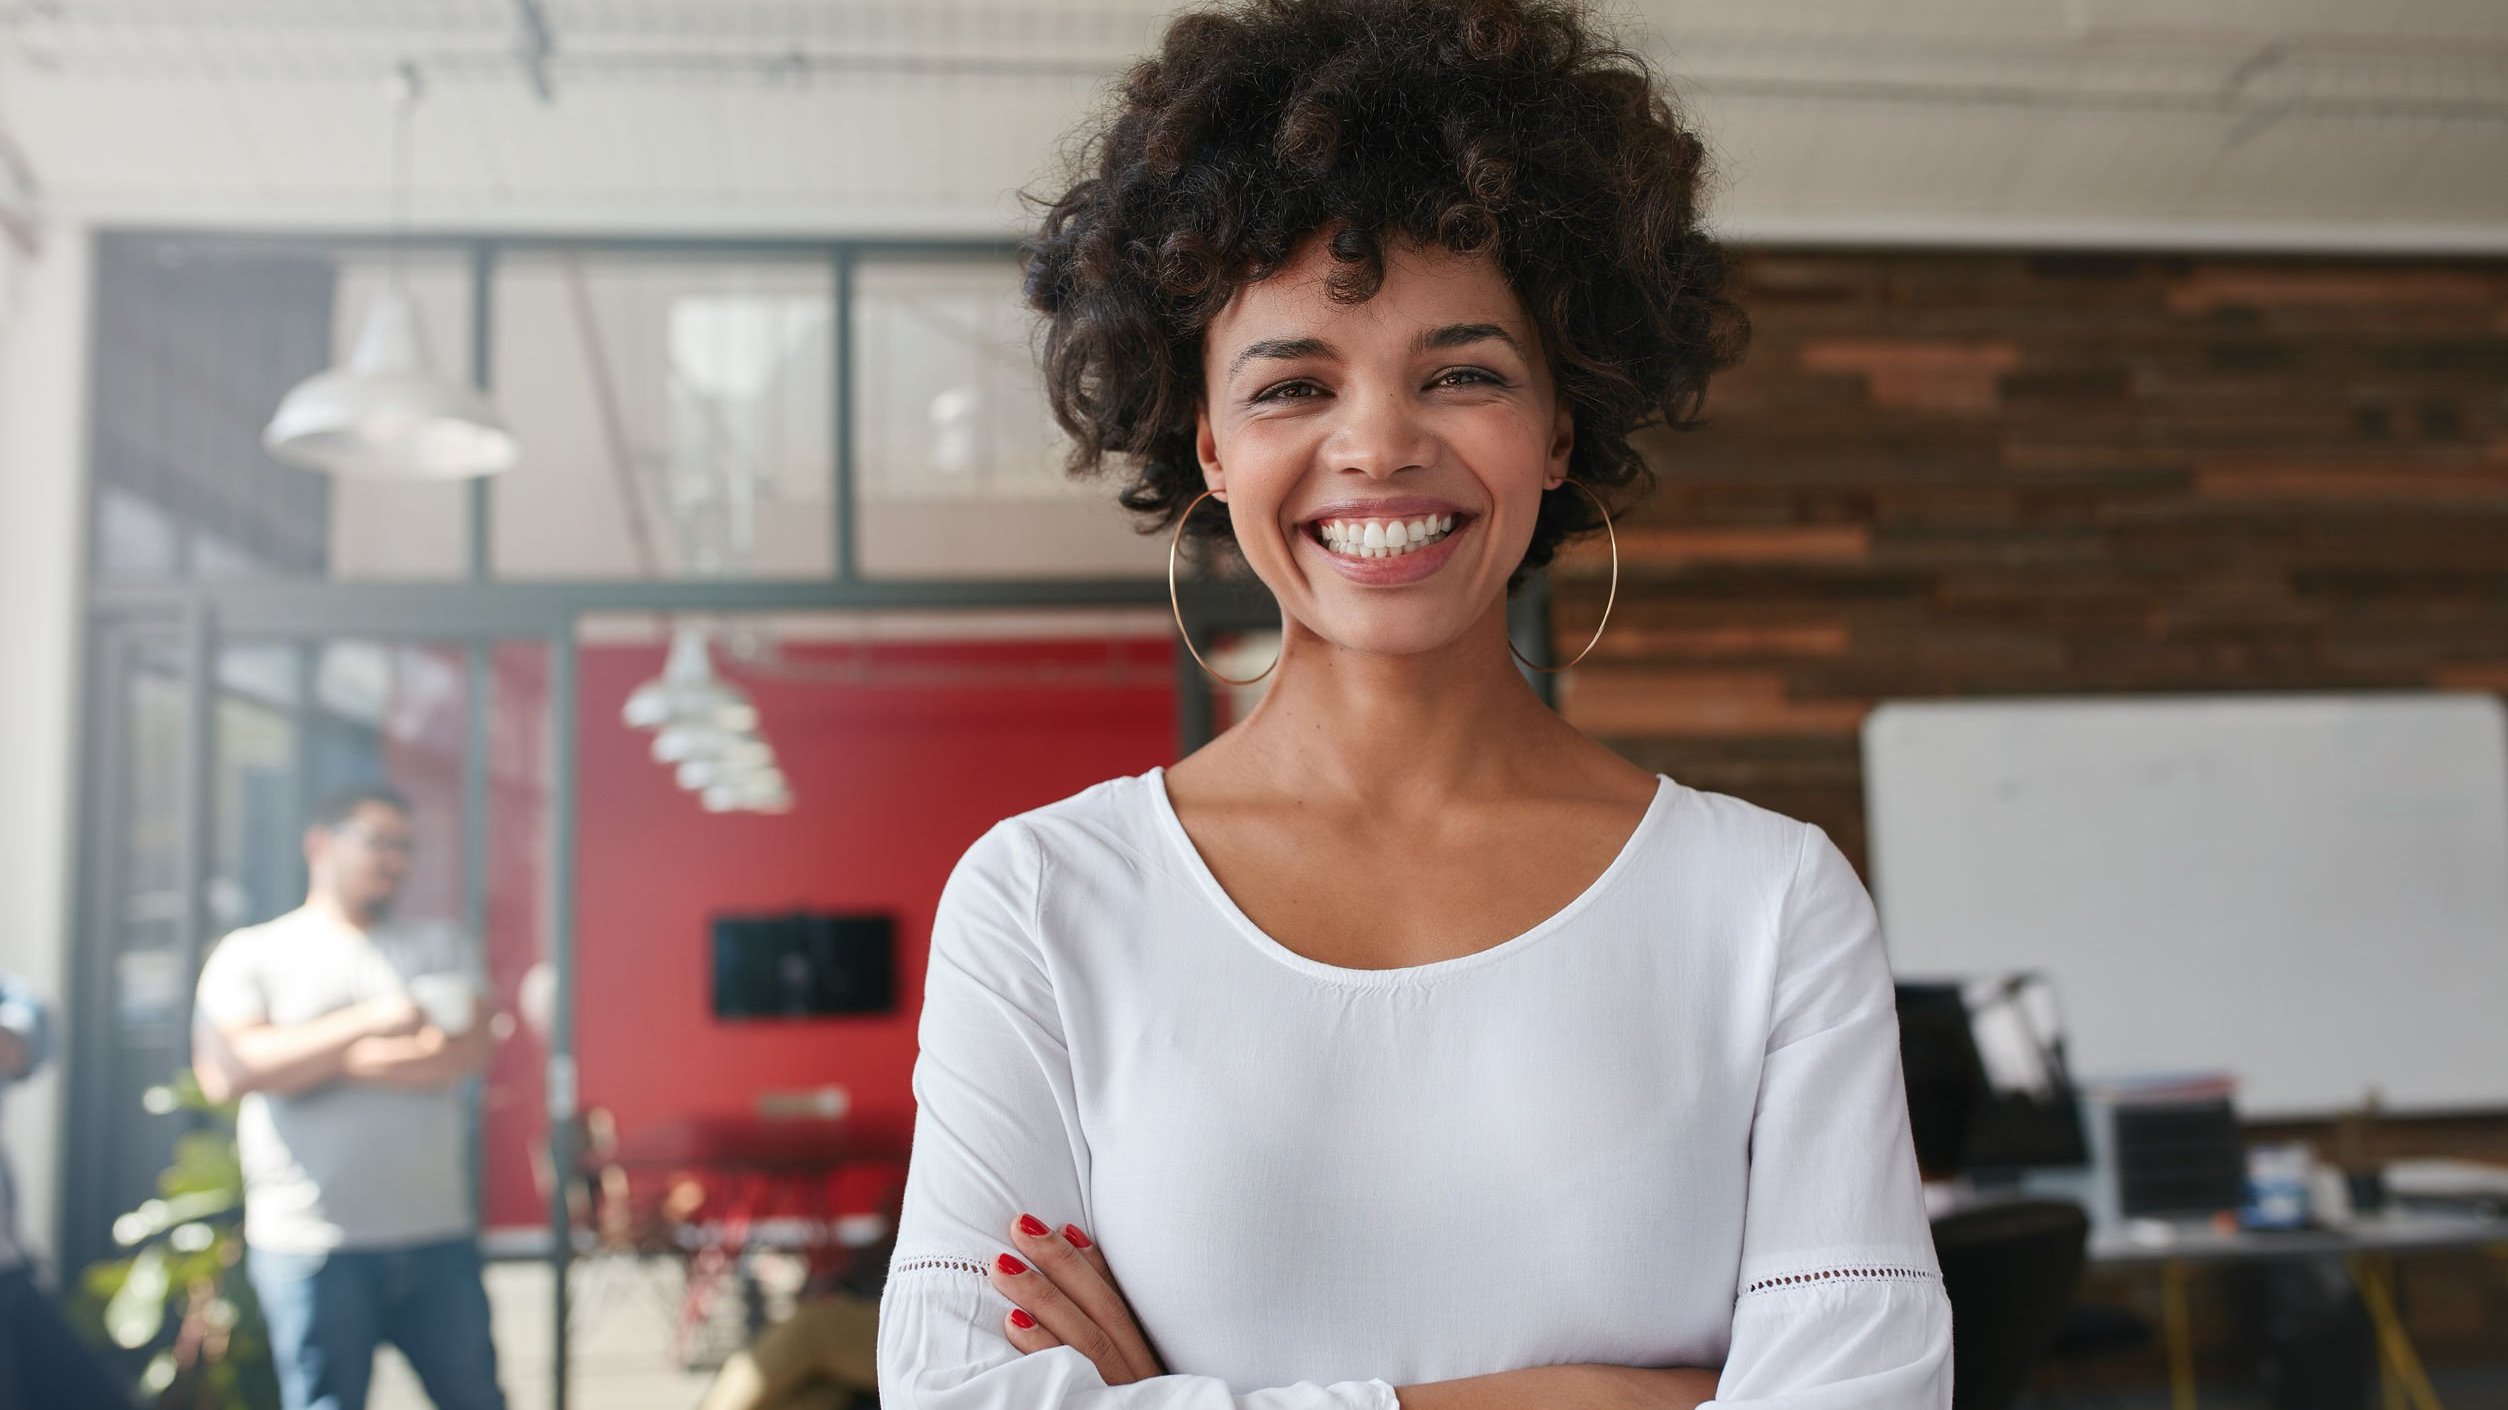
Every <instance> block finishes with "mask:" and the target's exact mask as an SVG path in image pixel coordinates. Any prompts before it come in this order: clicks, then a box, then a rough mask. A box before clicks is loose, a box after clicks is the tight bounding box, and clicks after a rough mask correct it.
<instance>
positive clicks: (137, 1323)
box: [77, 1070, 279, 1410]
mask: <svg viewBox="0 0 2508 1410" xmlns="http://www.w3.org/2000/svg"><path fill="white" fill-rule="evenodd" d="M145 1101H146V1104H147V1107H148V1110H150V1111H151V1112H154V1113H157V1114H159V1115H167V1116H170V1115H173V1114H174V1113H176V1112H178V1111H189V1112H195V1113H200V1114H201V1115H204V1116H206V1117H207V1118H208V1120H206V1121H200V1122H196V1123H195V1124H194V1126H193V1128H192V1129H191V1130H189V1131H186V1132H184V1133H183V1134H182V1135H180V1136H177V1137H176V1138H175V1142H174V1160H173V1163H172V1164H170V1165H168V1166H167V1167H166V1168H165V1171H164V1173H162V1174H160V1175H159V1176H158V1177H157V1194H156V1197H155V1198H154V1199H151V1200H148V1201H147V1202H145V1203H143V1204H141V1205H140V1206H139V1208H137V1209H134V1210H132V1211H131V1212H130V1213H128V1214H125V1215H123V1216H122V1217H121V1218H119V1219H116V1220H114V1221H113V1241H114V1242H115V1243H116V1244H117V1245H119V1246H120V1247H122V1248H124V1249H127V1250H129V1253H128V1254H126V1255H125V1256H123V1257H121V1258H117V1259H112V1260H108V1261H106V1262H102V1263H97V1264H94V1265H92V1266H91V1267H89V1268H88V1269H87V1271H86V1273H85V1274H84V1275H82V1276H81V1278H80V1279H79V1287H78V1294H79V1296H78V1301H77V1310H78V1313H79V1314H80V1316H81V1319H82V1320H83V1321H85V1322H86V1323H87V1325H88V1327H89V1329H90V1331H91V1333H92V1334H95V1335H98V1336H100V1337H101V1339H102V1340H103V1341H105V1342H107V1343H109V1344H111V1345H113V1346H115V1347H119V1348H121V1349H122V1350H123V1351H125V1352H131V1353H138V1352H147V1353H149V1356H148V1361H147V1365H146V1368H145V1369H144V1370H143V1371H141V1373H140V1381H139V1386H138V1391H139V1396H140V1400H141V1403H143V1404H147V1405H151V1406H155V1407H157V1410H278V1404H279V1388H278V1380H277V1378H276V1375H275V1374H274V1372H273V1370H272V1368H271V1364H270V1348H269V1339H268V1336H267V1334H266V1333H265V1331H264V1330H263V1327H262V1322H261V1308H260V1305H259V1304H258V1303H257V1302H256V1301H255V1300H254V1298H253V1293H252V1285H251V1283H250V1281H249V1280H248V1279H247V1278H246V1277H245V1274H244V1231H243V1210H244V1176H243V1168H242V1166H241V1164H240V1163H239V1162H238V1160H237V1157H236V1153H235V1108H234V1105H233V1104H232V1103H229V1104H226V1105H220V1104H217V1103H213V1102H211V1101H210V1100H209V1099H208V1098H206V1097H204V1096H202V1095H201V1092H200V1085H199V1084H198V1083H197V1082H195V1081H194V1080H193V1078H192V1074H191V1073H190V1071H189V1070H184V1071H181V1072H178V1073H177V1074H176V1075H175V1077H174V1079H173V1080H172V1081H170V1082H167V1083H165V1084H164V1085H162V1086H157V1087H151V1088H149V1089H148V1092H147V1094H146V1097H145Z"/></svg>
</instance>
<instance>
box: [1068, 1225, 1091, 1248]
mask: <svg viewBox="0 0 2508 1410" xmlns="http://www.w3.org/2000/svg"><path fill="white" fill-rule="evenodd" d="M1062 1236H1063V1237H1064V1238H1066V1239H1068V1240H1070V1241H1071V1246H1072V1247H1073V1248H1087V1247H1088V1246H1089V1236H1088V1235H1086V1234H1083V1233H1081V1232H1080V1226H1079V1225H1077V1224H1065V1225H1063V1226H1062Z"/></svg>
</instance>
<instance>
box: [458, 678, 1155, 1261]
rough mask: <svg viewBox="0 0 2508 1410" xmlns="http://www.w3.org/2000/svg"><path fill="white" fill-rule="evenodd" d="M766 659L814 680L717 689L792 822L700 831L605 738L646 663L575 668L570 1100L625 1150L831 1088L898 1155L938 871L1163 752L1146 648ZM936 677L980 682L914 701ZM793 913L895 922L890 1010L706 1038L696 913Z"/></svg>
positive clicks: (627, 733)
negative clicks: (612, 1126) (744, 701)
mask: <svg viewBox="0 0 2508 1410" xmlns="http://www.w3.org/2000/svg"><path fill="white" fill-rule="evenodd" d="M785 654H786V655H787V656H789V657H792V658H793V659H795V660H797V661H798V662H801V663H803V665H804V666H805V667H806V668H807V669H808V670H810V671H811V672H814V673H816V674H817V675H818V677H819V678H816V679H788V678H780V677H779V678H772V679H769V678H762V677H760V676H759V675H757V674H754V673H749V672H743V671H741V670H738V669H729V670H727V671H726V674H728V675H730V676H731V677H732V678H733V679H735V680H738V681H739V682H740V683H741V685H742V686H743V687H744V688H746V689H747V690H748V691H749V692H750V693H751V695H752V697H753V698H755V700H756V701H757V703H758V709H759V713H760V716H761V721H762V722H761V726H760V728H761V729H762V731H763V732H764V734H765V735H766V737H767V739H768V741H769V742H770V743H772V744H773V745H774V747H775V751H776V754H777V756H778V758H779V760H780V762H781V764H782V766H783V769H784V772H785V774H786V776H787V777H788V778H790V779H791V781H792V788H793V794H794V799H795V806H794V808H793V811H791V812H789V813H785V814H782V815H762V814H747V813H737V814H711V813H707V812H706V811H704V809H703V808H702V807H701V806H700V805H699V803H698V801H697V799H696V798H695V797H694V796H693V795H691V794H688V793H685V792H682V791H681V790H680V789H679V788H678V786H677V785H676V784H675V783H674V782H673V780H672V778H671V772H670V770H669V769H668V768H666V767H664V766H663V765H660V764H657V763H655V762H654V761H653V758H652V755H651V753H650V748H651V742H652V737H651V736H650V735H649V734H648V733H646V732H644V731H641V730H631V729H629V728H627V727H626V726H625V725H624V724H622V723H620V721H619V707H620V705H621V704H622V703H623V702H624V701H625V700H626V698H627V693H628V692H629V691H630V690H632V689H634V688H635V686H636V685H637V684H639V683H640V682H642V681H644V680H646V679H649V678H650V677H652V676H654V675H655V674H657V673H658V672H659V671H660V670H661V668H662V652H661V650H660V649H659V648H658V647H657V648H641V647H639V648H624V647H587V648H585V649H584V650H583V652H582V665H581V676H580V680H581V695H580V699H581V715H580V719H579V726H580V734H579V740H580V743H579V746H578V748H579V754H578V758H577V777H578V778H579V779H580V780H581V784H580V789H579V793H578V796H577V800H576V802H577V808H576V818H577V826H578V829H579V830H578V846H577V862H576V869H577V887H576V913H575V919H576V927H575V935H576V939H575V977H576V984H575V1014H576V1053H577V1057H578V1061H579V1067H580V1073H581V1094H582V1100H583V1103H584V1105H585V1106H586V1107H592V1106H600V1107H606V1108H608V1109H609V1110H610V1111H611V1112H612V1113H613V1114H614V1115H615V1116H616V1117H617V1119H618V1123H619V1129H620V1132H621V1134H622V1135H629V1134H632V1133H633V1132H635V1131H636V1130H638V1129H641V1128H644V1127H647V1126H650V1125H652V1124H654V1123H657V1122H662V1121H667V1120H670V1119H671V1118H674V1117H679V1116H684V1115H690V1114H696V1113H742V1112H746V1111H749V1110H751V1108H752V1104H753V1102H754V1100H755V1098H756V1095H757V1093H759V1092H760V1091H763V1090H776V1089H788V1088H807V1087H815V1086H818V1085H820V1084H823V1083H828V1082H836V1083H840V1084H842V1085H844V1086H846V1087H848V1088H850V1089H851V1091H852V1093H853V1112H854V1119H855V1120H857V1121H860V1122H863V1123H865V1124H868V1125H873V1126H876V1127H880V1128H884V1129H888V1130H891V1131H893V1132H895V1133H896V1134H897V1135H899V1136H900V1137H902V1136H903V1134H904V1133H905V1132H906V1131H907V1130H908V1129H909V1127H910V1123H911V1121H912V1117H913V1111H914V1103H913V1097H912V1094H911V1092H910V1090H909V1088H908V1079H909V1076H910V1074H911V1071H912V1068H913V1064H914V1051H915V1049H914V1033H915V1018H916V1015H917V1014H918V1013H919V1012H920V1010H921V1005H922V991H923V967H924V958H925V954H926V951H927V946H928V944H929V941H930V933H931V920H932V906H933V903H934V901H935V900H937V899H938V897H939V894H940V888H941V883H942V882H943V881H944V880H946V879H947V877H948V874H949V869H950V867H951V865H953V864H954V863H955V862H956V861H957V859H958V856H959V854H960V853H961V852H963V851H964V850H965V849H966V847H967V844H968V843H970V842H973V841H974V840H975V838H976V837H977V836H978V835H979V834H980V833H982V832H983V831H984V830H985V829H986V828H988V827H990V826H992V824H993V823H995V822H997V821H999V820H1000V819H1001V818H1003V817H1005V816H1007V815H1009V814H1011V813H1015V812H1019V811H1021V810H1023V809H1026V808H1030V807H1034V806H1036V805H1037V804H1040V803H1045V802H1050V801H1052V800H1053V799H1056V798H1060V797H1063V796H1064V795H1066V794H1069V793H1073V792H1076V791H1078V790H1079V789H1082V788H1085V787H1087V786H1088V785H1089V784H1092V783H1095V782H1097V781H1099V780H1101V779H1105V778H1109V777H1113V776H1115V775H1117V774H1129V773H1137V772H1139V771H1141V770H1143V769H1146V768H1148V767H1150V766H1151V765H1153V764H1158V763H1163V762H1166V761H1168V760H1170V759H1171V758H1172V757H1173V753H1174V743H1175V706H1174V696H1173V692H1172V690H1171V689H1170V688H1169V687H1168V686H1167V685H1166V683H1165V682H1166V680H1167V679H1168V677H1167V674H1166V673H1167V671H1168V669H1169V652H1168V649H1167V648H1166V647H1165V646H1164V645H1163V644H1159V643H1155V642H1144V641H1127V642H1122V643H1108V642H1104V641H1059V642H984V643H946V644H913V645H884V646H880V647H878V648H876V650H875V651H874V652H873V653H872V654H870V655H869V656H868V658H867V659H869V660H870V661H871V662H872V663H873V666H874V669H875V670H884V671H888V672H891V673H895V674H899V675H902V676H904V677H906V678H908V679H909V681H910V683H908V684H876V685H861V684H851V683H839V682H838V681H836V680H834V679H831V678H829V677H830V676H831V675H832V674H833V673H832V672H831V671H830V667H832V666H836V665H840V664H843V663H850V662H853V661H855V660H857V659H863V658H861V657H858V655H857V652H856V650H855V649H854V648H851V647H844V648H837V649H832V650H814V649H796V648H786V651H785ZM1113 657H1119V658H1120V659H1121V661H1122V662H1123V663H1124V664H1125V665H1126V666H1127V667H1128V673H1127V674H1128V678H1127V679H1126V680H1125V681H1122V682H1117V683H1106V682H1099V683H1092V684H1085V685H1071V686H1055V685H1047V684H1042V683H1038V682H1037V681H1036V680H1035V679H1034V678H1033V676H1032V674H1031V673H1032V672H1033V669H1034V668H1035V667H1038V666H1042V665H1048V664H1057V665H1060V666H1062V667H1064V668H1065V669H1066V670H1070V671H1075V672H1080V671H1087V670H1090V669H1093V668H1099V667H1103V666H1105V665H1107V664H1108V662H1109V660H1110V658H1113ZM717 661H718V664H720V663H721V661H722V657H721V653H719V652H718V653H717ZM953 671H954V672H960V673H965V672H976V673H981V678H979V679H976V680H973V681H967V682H964V683H956V684H944V683H926V677H928V676H929V675H931V674H934V673H943V674H945V673H948V672H953ZM1023 676H1025V677H1026V678H1024V679H1023ZM794 908H809V909H815V910H831V911H844V912H885V913H888V914H891V915H893V916H895V917H896V921H897V946H898V948H897V968H898V988H899V1002H898V1008H897V1012H896V1013H894V1014H890V1015H876V1016H865V1017H861V1018H846V1019H831V1020H821V1021H815V1022H804V1023H797V1024H777V1023H745V1024H731V1025H724V1024H717V1023H716V1022H715V1021H714V1019H713V1017H712V1015H711V1013H710V1012H709V1002H710V1001H709V993H708V945H709V931H708V922H709V919H710V917H712V916H713V915H714V914H715V913H716V912H718V911H726V910H737V911H775V910H789V909H794ZM508 1046H509V1047H511V1046H518V1045H513V1044H509V1045H508ZM490 1170H491V1176H490V1181H489V1190H488V1206H489V1209H488V1222H489V1223H490V1224H492V1225H504V1226H515V1225H540V1224H543V1223H544V1222H545V1217H546V1216H545V1213H544V1210H545V1206H544V1205H543V1204H542V1203H541V1202H540V1200H539V1198H538V1196H536V1195H535V1194H534V1193H533V1192H532V1190H531V1188H530V1184H529V1174H528V1167H527V1166H525V1165H523V1164H522V1162H520V1161H519V1160H495V1159H492V1160H491V1161H490Z"/></svg>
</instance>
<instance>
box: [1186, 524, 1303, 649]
mask: <svg viewBox="0 0 2508 1410" xmlns="http://www.w3.org/2000/svg"><path fill="white" fill-rule="evenodd" d="M1217 493H1219V491H1217V490H1204V491H1202V492H1201V493H1200V494H1198V495H1195V496H1194V497H1193V502H1192V503H1191V504H1188V505H1186V506H1185V507H1184V512H1183V513H1182V514H1179V515H1177V516H1176V532H1175V536H1174V537H1173V538H1170V539H1169V540H1167V606H1168V608H1169V609H1170V610H1172V611H1173V612H1174V613H1175V614H1176V635H1177V637H1179V638H1180V639H1182V640H1183V642H1184V649H1185V650H1187V651H1192V652H1193V664H1194V665H1196V666H1199V667H1201V668H1202V674H1204V675H1206V676H1209V677H1210V678H1211V679H1212V680H1215V681H1218V682H1220V683H1221V684H1223V685H1252V684H1253V683H1254V682H1256V681H1258V680H1261V679H1262V678H1263V677H1265V676H1267V675H1270V674H1271V673H1272V667H1274V666H1278V665H1279V664H1280V657H1279V656H1274V657H1273V658H1271V665H1270V666H1265V667H1264V668H1263V669H1261V670H1260V671H1257V672H1255V673H1254V674H1253V675H1250V676H1247V677H1246V678H1245V679H1244V680H1238V679H1236V678H1235V677H1233V676H1223V675H1221V674H1219V673H1218V672H1217V671H1214V670H1212V669H1211V668H1210V663H1209V662H1208V661H1205V660H1203V659H1202V653H1201V652H1199V651H1194V649H1193V633H1191V632H1189V631H1186V630H1185V629H1184V601H1183V599H1182V598H1180V597H1179V596H1177V594H1176V558H1177V555H1178V554H1180V553H1181V552H1182V551H1183V548H1184V526H1185V524H1186V522H1187V521H1189V520H1191V519H1192V517H1193V511H1194V510H1196V509H1199V508H1201V507H1202V501H1203V500H1206V499H1208V498H1210V497H1211V496H1212V495H1215V494H1217ZM1220 502H1221V503H1222V504H1225V503H1226V502H1227V501H1225V500H1222V501H1220ZM1280 652H1281V655H1282V656H1285V655H1287V654H1288V652H1289V642H1288V639H1287V638H1286V637H1283V638H1282V639H1281V642H1280Z"/></svg>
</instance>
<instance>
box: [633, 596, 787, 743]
mask: <svg viewBox="0 0 2508 1410" xmlns="http://www.w3.org/2000/svg"><path fill="white" fill-rule="evenodd" d="M619 714H620V716H621V717H622V718H623V719H625V721H626V722H627V724H628V726H629V727H630V728H633V729H664V728H666V727H669V726H673V725H685V726H689V727H692V728H696V729H711V730H718V731H721V732H722V733H725V734H746V733H748V732H749V731H751V730H754V729H756V728H757V727H758V707H757V706H756V705H753V704H751V703H750V701H749V697H748V696H747V695H746V694H744V693H742V691H741V689H740V688H739V687H738V686H735V685H733V684H731V683H730V682H728V681H725V680H723V679H722V678H721V677H719V676H717V675H715V674H714V663H713V661H712V659H711V658H710V657H709V656H708V655H707V653H706V646H705V632H704V630H703V629H702V628H699V627H681V628H679V629H678V630H676V631H674V632H673V633H672V634H671V654H670V657H669V659H668V660H667V661H666V662H665V663H664V664H663V666H662V674H661V675H659V676H656V677H655V678H653V679H652V680H649V681H646V682H645V683H644V684H642V685H640V686H637V687H636V688H635V690H634V691H632V692H631V693H629V695H628V696H627V704H626V706H625V708H623V709H621V710H620V711H619ZM655 743H656V744H657V745H658V744H659V743H660V740H658V739H657V740H656V741H655ZM691 743H694V741H691ZM682 757H686V756H682ZM661 762H663V763H666V764H668V763H676V762H678V760H677V759H662V760H661Z"/></svg>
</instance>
